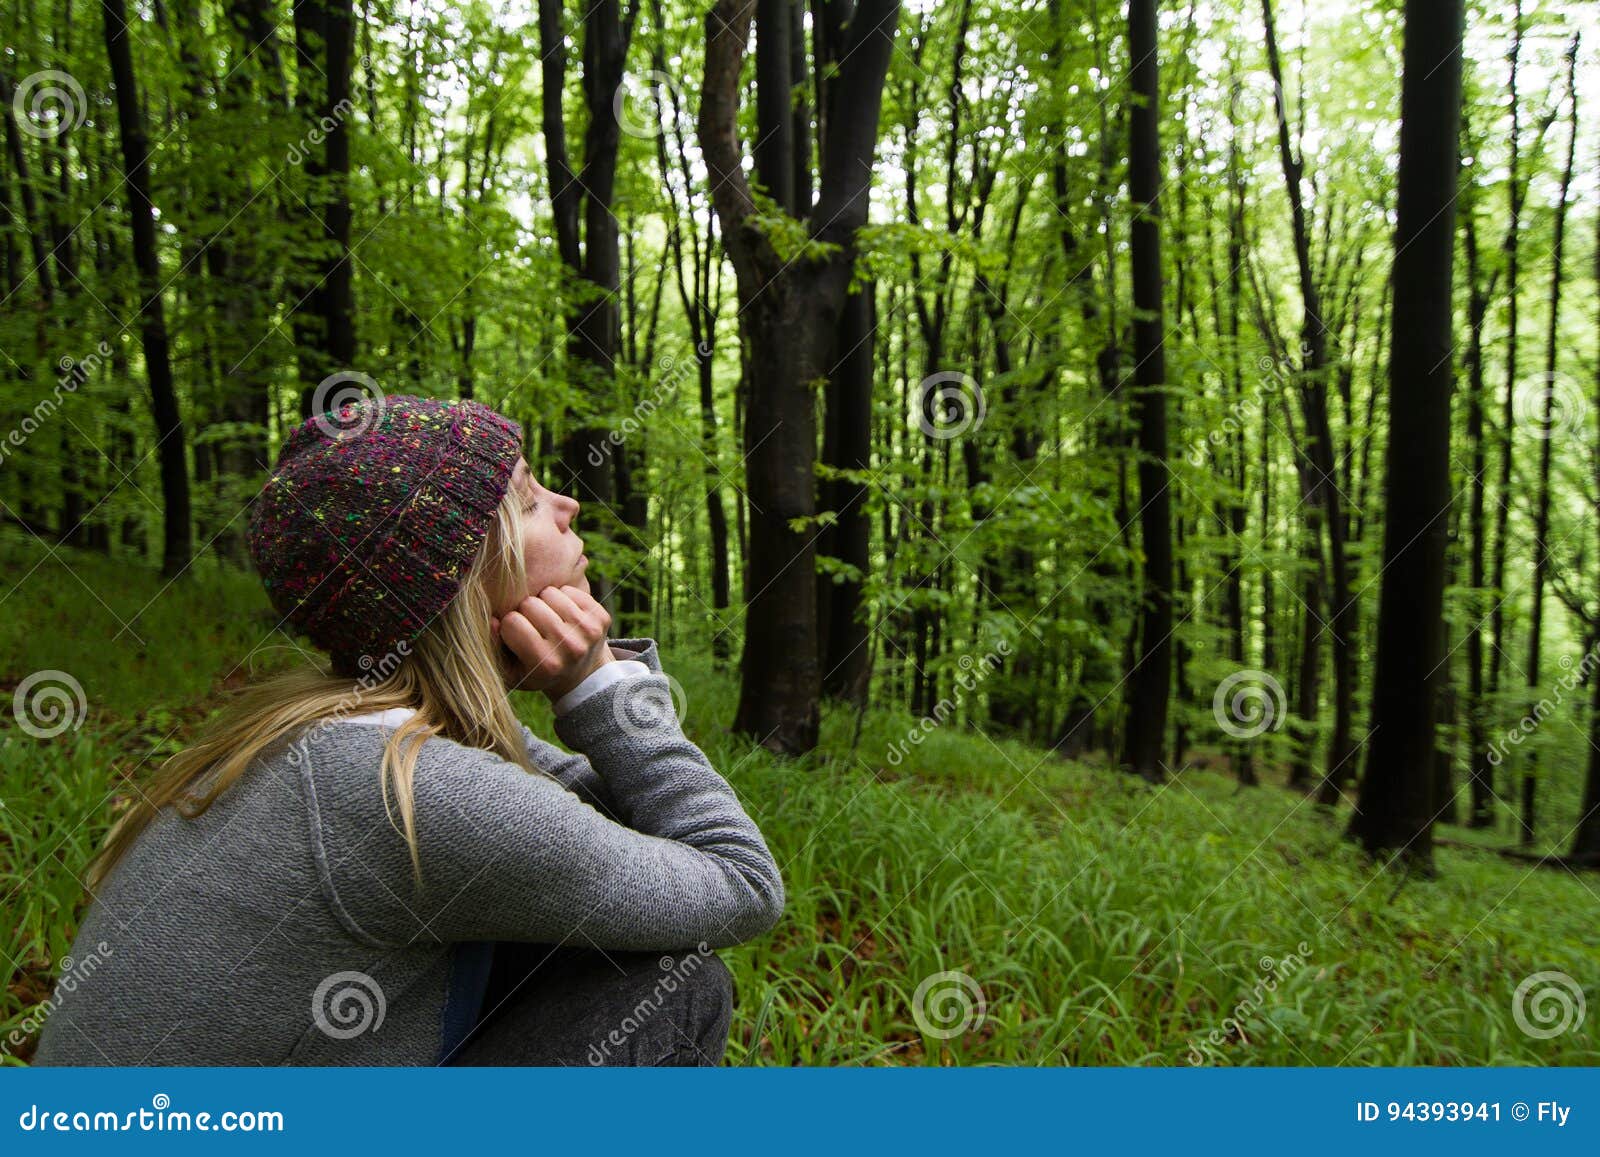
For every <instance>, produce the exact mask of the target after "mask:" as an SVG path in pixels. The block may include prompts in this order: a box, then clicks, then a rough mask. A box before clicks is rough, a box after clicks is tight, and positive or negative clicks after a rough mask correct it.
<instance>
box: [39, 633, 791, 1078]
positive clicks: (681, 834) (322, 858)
mask: <svg viewBox="0 0 1600 1157" xmlns="http://www.w3.org/2000/svg"><path fill="white" fill-rule="evenodd" d="M613 646H614V647H615V649H616V651H617V653H619V654H621V653H623V652H625V651H636V652H638V654H637V655H636V656H634V657H636V658H638V659H640V660H641V661H643V662H644V663H645V665H646V666H648V667H649V668H650V672H651V673H650V674H647V675H639V676H635V677H633V678H630V679H628V680H625V681H622V682H618V683H613V684H611V685H610V686H607V687H605V688H603V689H602V690H600V691H599V692H597V693H595V694H594V695H592V696H591V697H589V698H587V699H584V700H583V701H582V702H581V703H579V704H578V705H577V706H576V707H575V708H573V710H572V711H571V712H570V713H569V714H566V715H563V716H559V717H557V719H556V721H555V730H556V734H557V736H558V737H559V738H560V739H561V741H562V742H563V743H565V744H566V745H567V746H568V747H570V748H572V750H573V751H575V752H578V753H579V754H576V755H572V754H568V753H567V752H564V751H562V750H560V749H559V748H557V747H555V746H554V745H552V744H549V743H546V742H544V741H543V740H541V739H538V738H537V737H535V736H534V735H533V733H532V732H531V731H529V730H528V728H526V727H524V728H523V734H524V738H525V739H526V741H527V745H528V751H529V754H530V756H531V758H532V761H533V763H534V765H535V766H537V767H540V768H542V769H544V770H546V771H548V772H549V773H550V774H551V775H552V776H554V777H555V778H554V779H547V778H545V777H543V776H538V775H530V774H528V772H526V771H524V770H523V769H522V768H520V767H518V766H517V765H515V764H513V763H509V762H507V761H505V760H503V759H501V758H500V757H499V756H497V755H494V754H492V753H490V752H487V751H484V750H481V749H478V748H473V747H467V746H463V745H461V744H458V743H454V742H452V741H449V740H446V739H440V738H434V739H430V740H428V741H427V743H426V744H424V746H423V748H422V751H421V752H420V754H419V756H418V760H417V767H416V775H415V779H414V786H415V798H416V822H417V838H418V841H419V854H420V856H421V861H422V876H423V883H422V887H421V888H420V889H416V888H415V887H414V885H413V877H412V867H411V859H410V854H409V852H408V849H407V847H406V843H405V841H404V839H403V838H402V837H401V835H400V834H399V832H397V831H396V830H395V828H394V826H392V825H391V821H390V818H389V815H388V814H386V812H385V809H384V799H383V795H382V793H381V792H380V786H379V780H378V768H379V763H380V760H381V758H382V751H383V746H384V744H385V743H386V742H387V741H388V739H389V737H390V735H391V734H392V731H391V729H389V728H387V727H381V726H372V725H369V724H364V723H351V722H341V723H337V724H334V725H332V726H329V727H327V728H326V729H323V730H320V731H318V732H316V733H315V734H314V736H313V737H312V738H311V739H310V741H309V744H308V745H307V747H306V748H305V750H306V751H307V754H308V758H303V759H299V760H293V759H291V758H290V755H289V749H287V748H281V749H279V750H277V751H275V752H271V753H269V754H268V755H266V756H263V758H262V759H260V760H258V761H257V762H256V763H254V764H253V765H252V766H251V768H250V769H249V771H247V772H246V773H245V774H244V775H243V776H241V777H240V779H239V780H238V781H236V782H235V783H234V784H233V785H232V786H231V787H229V789H228V790H227V791H225V792H224V793H223V794H222V795H221V796H220V797H219V798H218V799H217V801H216V803H214V804H213V805H212V806H211V807H210V808H209V809H208V810H207V811H206V812H205V813H204V814H203V815H201V816H200V817H198V818H196V819H192V820H190V819H185V818H183V817H182V816H179V815H178V814H177V813H176V812H174V811H173V810H172V809H170V808H166V809H163V810H162V812H161V814H160V815H159V816H158V817H157V818H156V819H155V820H154V821H153V822H152V823H151V825H150V826H149V827H148V828H147V829H146V830H145V831H144V832H143V833H141V835H140V837H139V838H138V839H137V840H136V841H135V843H134V845H133V846H132V847H131V848H130V849H129V851H128V852H127V854H126V855H125V857H124V858H123V860H122V861H121V862H120V863H119V864H118V865H117V866H116V868H115V869H114V870H113V872H112V874H111V876H110V877H109V878H108V879H107V880H106V882H105V885H104V886H103V887H102V888H101V889H100V891H99V894H98V895H97V896H96V897H95V899H94V901H93V903H92V904H91V906H90V908H89V911H88V913H87V915H86V916H85V918H84V921H83V924H82V926H81V927H80V929H79V931H78V935H77V938H76V940H75V942H74V945H73V951H72V956H71V960H70V961H68V960H65V959H64V960H62V961H61V962H60V965H61V968H60V979H59V980H58V982H57V987H56V991H55V995H54V996H53V998H52V1000H53V1004H54V1007H53V1008H47V1009H46V1011H45V1016H46V1019H45V1021H44V1026H43V1029H42V1033H41V1037H40V1042H39V1048H38V1052H37V1054H36V1057H35V1063H36V1064H41V1065H78V1064H116V1065H173V1064H184V1065H192V1064H201V1065H204V1064H231V1065H261V1064H292V1065H329V1064H360V1065H420V1064H436V1063H438V1062H439V1061H440V1060H441V1059H443V1057H444V1056H445V1055H446V1054H447V1053H448V1052H449V1050H450V1048H451V1047H452V1046H453V1044H454V1042H455V1041H456V1040H458V1039H459V1037H460V1034H461V1032H462V1031H463V1029H464V1028H465V1027H466V1024H467V1023H470V1020H471V1017H472V1016H473V1015H475V1014H476V1006H475V1004H473V1003H472V1002H471V1001H470V1000H469V1001H467V1002H465V1003H464V1002H463V1000H462V992H463V991H464V990H465V991H467V992H468V993H470V991H471V989H472V987H473V985H474V984H475V983H476V984H477V985H478V988H479V991H480V993H481V982H482V976H483V974H482V968H481V967H476V968H467V969H463V966H462V962H463V960H464V959H466V958H467V957H469V956H475V958H476V959H477V960H478V961H480V962H481V961H482V959H483V955H482V952H481V951H478V952H476V953H472V952H467V951H464V950H466V949H479V950H481V949H482V948H484V947H485V946H486V942H491V941H495V940H512V941H530V942H539V943H551V944H555V943H570V944H576V945H583V946H592V947H596V948H601V949H622V950H628V949H632V950H667V949H682V948H685V947H691V946H699V945H701V944H704V945H706V946H709V947H713V948H714V947H722V946H727V945H730V944H737V943H740V942H742V941H745V940H749V939H751V938H753V937H756V936H760V935H761V934H763V933H764V932H766V931H768V930H769V929H770V928H772V926H773V925H774V924H775V923H776V922H777V920H778V918H779V916H780V915H781V913H782V911H783V906H784V891H783V882H782V879H781V878H780V876H779V873H778V868H777V865H776V864H775V863H774V861H773V858H772V855H771V853H770V852H769V851H768V850H767V846H766V844H765V842H764V841H763V840H762V838H761V833H760V832H759V831H758V830H757V829H756V825H755V824H754V823H753V822H752V821H751V820H750V818H749V816H747V815H746V814H745V812H744V810H743V809H742V808H741V807H740V805H739V801H738V799H737V798H736V797H735V795H734V793H733V789H732V788H730V787H729V786H728V783H727V781H726V780H724V779H723V778H722V776H721V775H719V774H718V773H717V772H716V770H715V769H714V768H713V767H712V766H711V763H710V761H709V760H707V758H706V756H705V754H704V753H703V752H702V751H701V750H700V749H699V748H698V747H696V746H695V745H694V744H693V743H691V742H690V741H689V740H688V739H687V738H685V737H684V734H683V731H682V729H681V728H680V727H679V725H678V721H677V719H676V718H675V717H674V715H673V714H672V713H671V712H670V711H666V712H658V713H657V714H658V715H660V716H661V718H660V719H659V721H658V722H657V723H655V724H654V725H651V726H641V725H640V718H641V716H640V714H639V713H638V712H637V711H630V710H627V708H629V707H630V706H632V705H634V704H636V703H637V698H623V697H637V696H639V695H640V694H643V693H649V694H652V695H654V696H656V697H658V698H660V699H666V700H667V701H670V699H669V698H668V697H669V695H670V692H669V685H668V682H667V679H666V677H665V676H664V675H663V674H661V673H660V672H661V665H660V661H659V658H658V656H657V653H656V645H655V643H654V641H653V640H650V639H621V640H614V641H613ZM391 807H392V796H391ZM393 810H394V817H395V819H394V823H396V824H398V823H399V812H398V809H393ZM447 998H448V999H447ZM464 1008H466V1009H467V1011H466V1012H465V1013H464V1012H463V1009H464ZM380 1013H381V1019H380ZM464 1016H465V1022H464V1020H463V1017H464Z"/></svg>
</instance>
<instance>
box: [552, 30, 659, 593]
mask: <svg viewBox="0 0 1600 1157" xmlns="http://www.w3.org/2000/svg"><path fill="white" fill-rule="evenodd" d="M638 13H639V6H638V4H637V3H635V4H633V5H632V6H630V7H629V9H628V11H627V14H626V15H625V16H624V14H623V12H622V6H621V4H620V3H619V2H618V0H595V2H594V3H592V4H589V5H587V6H586V8H585V13H584V20H583V97H584V107H585V109H586V111H587V116H588V123H587V126H586V129H585V132H584V142H583V150H584V151H583V171H582V173H581V174H574V173H573V171H572V166H571V162H570V161H569V159H568V156H567V143H566V142H567V134H566V122H565V117H564V113H563V110H562V97H563V94H564V92H565V87H566V75H567V72H566V45H565V42H564V26H563V19H562V16H563V13H562V3H561V0H539V45H540V51H541V59H542V61H543V66H544V88H543V93H542V100H543V106H542V111H543V123H544V138H545V156H546V162H547V164H548V167H549V171H550V173H549V175H550V197H551V202H552V206H553V209H554V216H555V226H556V242H557V248H558V250H559V251H560V254H561V259H562V261H563V262H564V263H565V264H566V266H567V268H568V269H569V270H570V271H571V272H572V273H573V274H574V275H575V276H576V277H578V278H579V279H580V280H582V281H584V282H587V283H588V284H589V285H590V286H592V287H593V288H594V290H595V292H596V294H597V295H598V300H596V301H595V302H593V303H592V304H591V303H583V304H580V305H576V306H573V307H571V308H570V310H569V313H568V317H567V327H568V328H567V355H568V365H569V367H570V368H571V371H572V373H573V375H574V377H576V378H577V379H579V381H578V384H579V387H580V388H581V389H582V390H583V391H584V392H585V393H587V394H588V395H589V396H590V398H591V399H592V400H591V403H590V409H591V410H592V411H595V412H599V413H604V412H605V411H606V409H607V408H608V407H609V405H610V402H611V393H612V390H613V387H614V382H615V372H616V358H617V344H618V337H619V333H620V328H621V323H620V319H619V318H620V315H619V311H618V304H617V301H618V293H619V290H620V288H621V264H622V262H621V254H620V252H619V249H618V245H617V219H616V216H615V214H614V213H613V212H612V207H611V202H612V199H613V193H614V191H615V188H616V174H617V147H618V144H619V143H620V141H621V128H620V126H619V124H618V122H617V117H616V115H615V114H614V112H613V104H614V102H615V99H616V95H617V91H618V89H619V88H620V87H621V85H622V76H623V70H624V68H625V66H626V64H627V57H628V45H629V43H630V42H631V41H632V39H633V25H634V20H635V19H636V18H637V16H638ZM580 220H581V221H582V228H583V237H582V238H581V240H580V237H579V222H580ZM608 439H609V431H608V430H607V429H606V428H605V426H604V424H602V423H598V422H596V421H595V420H594V419H593V418H592V417H590V416H589V415H588V414H583V415H577V416H576V417H575V420H574V421H573V422H572V425H571V427H570V428H569V429H568V431H567V433H566V437H565V438H564V440H563V442H562V453H561V457H562V463H563V468H564V471H565V473H566V474H567V478H566V480H565V483H564V484H565V485H566V486H567V487H569V488H570V489H571V490H572V493H573V497H575V498H578V499H579V500H580V501H584V502H589V503H593V504H595V505H598V506H599V507H600V508H601V509H602V510H605V511H608V512H609V511H611V509H612V508H613V506H614V504H615V502H616V497H617V491H616V463H615V462H614V461H613V459H612V456H611V454H610V453H608V452H607V451H608V449H609V446H608V444H607V443H608ZM594 587H595V591H594V594H595V597H596V598H597V599H598V600H599V601H601V602H602V603H606V604H607V605H609V603H610V601H611V594H612V589H613V584H612V582H611V580H609V579H607V578H600V579H599V581H597V582H595V583H594Z"/></svg>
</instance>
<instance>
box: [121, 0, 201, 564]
mask: <svg viewBox="0 0 1600 1157" xmlns="http://www.w3.org/2000/svg"><path fill="white" fill-rule="evenodd" d="M101 12H102V14H103V15H104V17H105V20H104V26H105V40H106V56H107V59H108V60H109V61H110V64H111V80H112V83H113V85H114V87H115V89H116V100H117V125H118V128H119V130H120V133H121V136H122V161H123V173H124V178H125V180H126V183H127V200H128V216H129V219H130V226H131V230H132V234H133V260H134V265H135V266H136V267H137V269H138V271H139V282H140V286H141V290H140V303H139V332H140V338H141V341H142V344H143V347H144V360H145V372H146V375H147V376H148V378H149V380H150V405H151V411H152V414H153V416H154V418H155V425H156V437H157V442H156V450H157V455H158V460H159V461H160V463H161V499H162V507H163V514H164V516H165V518H164V521H165V530H164V533H163V538H162V552H161V573H162V575H163V576H164V577H166V578H169V579H170V578H176V577H177V576H178V575H180V574H182V573H183V572H184V571H185V570H186V569H187V568H188V566H189V560H190V558H191V556H192V553H193V550H194V540H193V536H192V530H191V528H190V525H189V474H188V466H187V454H186V452H185V451H186V445H185V439H184V430H183V418H182V416H181V415H180V414H179V412H178V396H177V393H176V391H175V390H174V388H173V381H172V361H171V358H170V356H169V354H168V350H167V318H166V312H165V310H164V309H163V307H162V298H161V257H160V254H159V252H158V251H157V249H156V222H155V211H154V209H155V207H154V205H153V204H152V202H151V200H150V148H149V142H148V139H147V138H146V136H145V129H144V118H143V114H142V113H141V111H140V107H139V91H138V88H137V86H136V84H135V81H134V75H133V44H132V31H131V30H130V29H129V28H128V20H127V9H126V6H125V5H124V3H123V0H101Z"/></svg>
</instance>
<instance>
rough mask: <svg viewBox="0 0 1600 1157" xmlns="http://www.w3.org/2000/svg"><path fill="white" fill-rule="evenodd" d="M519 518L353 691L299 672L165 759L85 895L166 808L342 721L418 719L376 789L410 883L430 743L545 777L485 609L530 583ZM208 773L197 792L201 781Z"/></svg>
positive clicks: (418, 868) (223, 786) (497, 523)
mask: <svg viewBox="0 0 1600 1157" xmlns="http://www.w3.org/2000/svg"><path fill="white" fill-rule="evenodd" d="M520 508H521V502H520V499H519V498H518V497H517V495H516V494H515V493H514V492H513V491H512V490H510V489H508V490H507V492H506V494H505V496H504V497H503V498H502V499H501V501H500V506H499V508H498V510H497V511H496V515H495V519H494V521H493V522H492V523H491V524H490V528H489V534H488V536H487V537H486V539H485V541H484V545H483V548H482V549H481V550H480V551H479V553H478V556H477V558H475V559H474V560H473V563H472V566H471V568H470V569H469V570H468V572H467V574H466V576H465V578H464V579H463V580H462V584H461V588H460V590H459V591H458V592H457V594H456V596H455V598H453V599H452V600H451V601H450V603H449V605H448V606H446V607H445V609H444V610H443V611H442V612H440V613H439V615H438V616H437V617H436V618H435V619H434V620H433V621H432V622H431V623H429V624H428V627H427V628H426V630H424V631H423V633H422V635H421V636H420V637H419V638H418V639H417V640H416V641H415V642H414V643H411V644H409V645H406V644H401V645H399V646H398V647H396V654H397V655H398V656H399V658H398V659H396V655H388V656H384V658H383V659H382V660H380V661H379V663H378V664H376V665H375V667H376V670H375V671H369V672H368V673H367V674H366V675H363V676H362V677H361V678H359V679H357V680H354V681H352V680H350V679H348V678H342V677H338V676H334V675H330V674H326V673H324V672H322V671H321V670H318V669H316V668H313V667H296V668H294V669H292V670H289V671H285V672H283V673H281V674H278V675H274V676H271V677H269V678H267V679H265V680H263V681H261V682H259V683H254V684H251V685H249V686H247V687H246V688H244V689H243V690H242V691H239V692H237V693H235V697H234V699H233V700H232V702H231V703H230V705H229V706H228V707H227V708H226V709H225V710H224V712H223V713H222V715H220V716H219V717H218V718H217V719H216V720H215V721H213V722H212V723H211V724H210V725H209V726H208V727H207V728H206V730H205V731H204V733H203V734H202V735H201V737H200V738H199V739H197V740H196V741H195V742H194V743H192V744H190V745H189V746H188V747H186V748H184V750H182V751H180V752H178V753H177V754H175V755H172V756H170V757H169V758H168V759H167V760H166V761H165V762H164V763H163V764H162V765H161V767H160V769H159V770H158V771H157V772H156V773H155V775H154V776H153V777H152V780H151V782H150V784H149V785H148V786H147V787H145V788H144V789H143V790H142V791H140V793H139V794H140V798H139V799H138V800H136V801H135V802H134V803H133V805H132V806H131V807H130V808H129V809H128V810H127V811H126V812H124V813H123V815H122V816H121V817H120V818H119V819H118V820H117V822H116V823H115V824H113V825H112V828H111V830H110V832H108V833H107V835H106V838H105V842H104V844H103V845H102V846H101V848H100V850H99V852H97V853H96V854H95V856H94V858H93V859H92V860H90V862H89V866H88V869H87V876H86V884H87V886H88V889H89V891H90V892H91V893H93V892H95V891H97V890H98V889H99V888H100V886H101V884H102V883H103V882H104V881H105V880H106V878H107V877H108V876H109V875H110V874H111V871H112V869H113V868H114V867H116V865H117V863H118V861H119V860H121V858H122V856H123V855H124V853H126V852H127V850H128V849H129V848H130V847H131V846H132V845H133V843H134V841H135V840H136V839H137V838H138V836H139V834H140V833H141V832H142V831H144V829H145V828H147V827H148V826H149V825H150V823H151V821H152V820H154V819H155V818H156V816H157V815H158V814H159V813H160V811H161V809H162V808H163V807H165V806H167V805H168V804H171V805H172V806H173V807H174V808H175V809H176V810H177V811H178V813H179V814H180V815H182V816H184V817H186V818H188V819H194V818H195V817H197V816H199V815H201V814H202V813H204V812H205V810H206V809H207V808H209V807H210V806H211V805H212V804H213V803H214V802H216V800H217V797H218V796H220V795H221V794H222V793H223V792H224V791H226V790H227V789H228V788H229V787H230V786H231V785H232V784H233V783H234V781H236V780H237V779H238V778H239V777H240V776H242V775H243V774H244V773H245V772H246V771H247V770H248V769H249V768H250V765H251V764H252V763H254V762H255V760H256V759H257V758H258V757H259V756H261V755H263V754H264V753H267V752H268V751H269V750H270V749H273V748H275V747H276V746H277V745H278V744H280V743H285V742H287V743H289V744H291V747H290V749H289V761H290V762H291V763H293V764H296V765H298V764H299V763H300V762H301V761H302V760H303V759H305V758H306V757H307V756H308V755H309V752H310V749H311V747H313V746H314V745H315V744H316V742H317V732H318V731H319V730H320V729H321V728H323V727H327V726H330V725H332V724H334V723H337V722H338V721H339V720H340V719H342V718H345V717H348V716H350V715H355V714H362V713H365V712H367V711H382V710H384V709H386V708H391V707H410V708H413V709H414V710H415V712H416V714H414V715H412V716H411V717H410V718H409V719H407V720H406V721H405V722H404V723H402V724H401V725H400V727H399V728H398V729H397V730H396V731H395V733H394V734H393V735H392V736H391V737H390V739H389V742H388V743H387V744H385V746H384V751H383V760H382V762H381V763H380V765H379V769H378V780H379V787H380V790H381V791H382V792H383V806H384V811H385V812H386V813H387V814H388V816H389V823H390V826H391V827H394V829H395V831H396V832H399V833H400V835H401V836H403V837H404V839H405V841H406V844H407V846H408V847H409V848H410V850H411V866H412V871H413V873H414V874H415V877H416V880H417V882H418V883H420V882H421V880H422V861H421V859H420V857H419V856H418V853H417V824H416V808H415V798H414V794H413V790H412V781H413V777H414V775H415V773H416V765H417V757H418V755H419V754H420V752H421V749H422V745H423V744H424V743H425V742H426V741H427V740H428V739H429V738H431V737H433V736H436V735H437V736H443V737H444V738H446V739H452V740H455V741H456V742H457V743H462V744H466V745H468V746H471V747H479V748H483V749H484V750H487V751H491V752H494V753H495V754H496V755H499V756H501V757H502V758H504V759H506V760H509V761H510V762H512V763H515V764H518V765H519V766H521V767H523V768H525V769H526V770H527V771H528V772H530V773H532V774H544V773H543V772H542V771H541V770H540V769H539V768H537V767H535V766H534V765H533V763H532V761H531V760H530V759H529V757H528V751H527V747H526V745H525V742H524V737H523V734H522V725H521V723H520V722H519V721H518V719H517V717H516V713H515V712H514V711H513V710H512V708H511V699H510V697H509V695H508V694H507V691H506V685H505V679H504V677H503V674H502V670H501V667H500V658H499V649H500V648H499V643H498V642H497V641H496V640H495V639H494V637H493V635H492V634H491V632H490V626H489V618H490V615H491V613H492V612H493V609H494V608H495V607H499V606H504V605H505V604H506V603H507V602H510V601H512V600H513V599H515V598H516V597H517V596H518V595H519V594H520V593H521V592H522V591H523V589H524V585H525V583H526V570H525V566H524V558H523V551H522V534H521V531H520V527H519V520H520V518H521V510H520ZM302 731H304V732H305V734H303V735H301V734H300V733H301V732H302ZM208 773H209V777H208V778H207V781H206V782H205V784H204V785H203V786H201V785H200V784H199V781H200V780H201V779H202V777H206V776H208ZM391 778H392V781H393V791H394V796H395V801H396V803H397V804H398V805H399V810H400V817H401V821H402V824H403V825H404V826H403V827H398V826H395V823H394V812H393V811H392V810H391V809H390V806H389V790H390V781H391ZM196 788H198V789H199V790H195V789H196Z"/></svg>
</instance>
